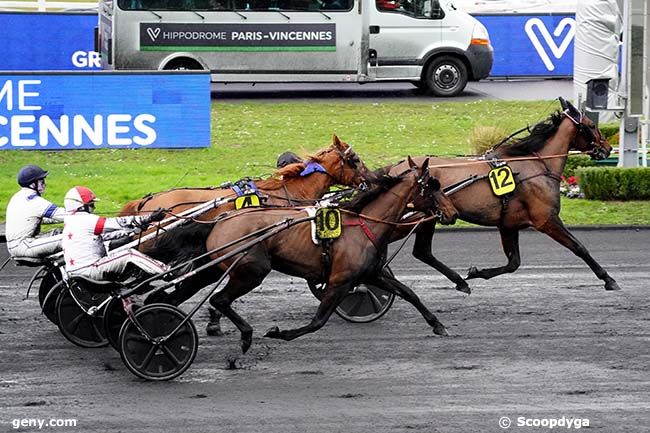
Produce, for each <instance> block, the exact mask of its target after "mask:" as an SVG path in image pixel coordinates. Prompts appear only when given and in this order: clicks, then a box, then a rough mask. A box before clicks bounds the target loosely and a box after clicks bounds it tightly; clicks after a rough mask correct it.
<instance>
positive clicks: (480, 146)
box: [469, 126, 508, 155]
mask: <svg viewBox="0 0 650 433" xmlns="http://www.w3.org/2000/svg"><path fill="white" fill-rule="evenodd" d="M507 136H508V134H507V133H506V132H505V131H504V130H503V129H502V128H497V127H494V126H476V127H475V128H474V129H472V131H471V132H470V135H469V143H470V146H471V148H472V152H473V153H474V155H482V154H484V153H485V152H486V151H487V150H489V149H491V148H492V147H493V146H494V145H496V144H497V143H499V142H500V141H501V140H503V139H504V138H505V137H507Z"/></svg>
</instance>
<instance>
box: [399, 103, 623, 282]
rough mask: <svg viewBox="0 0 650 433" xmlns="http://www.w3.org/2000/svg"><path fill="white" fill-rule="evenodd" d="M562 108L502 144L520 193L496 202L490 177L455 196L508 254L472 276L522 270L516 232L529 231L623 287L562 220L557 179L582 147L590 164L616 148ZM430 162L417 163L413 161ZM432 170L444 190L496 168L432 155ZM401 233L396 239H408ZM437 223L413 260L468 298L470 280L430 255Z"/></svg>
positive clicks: (567, 106)
mask: <svg viewBox="0 0 650 433" xmlns="http://www.w3.org/2000/svg"><path fill="white" fill-rule="evenodd" d="M560 103H561V105H562V109H563V110H564V111H562V112H557V113H554V114H552V115H551V116H550V118H549V119H548V120H547V121H544V122H541V123H539V124H537V125H535V126H534V127H533V128H532V131H531V133H530V135H528V136H526V137H524V138H521V139H517V140H514V141H512V142H511V143H509V144H505V145H501V146H498V147H497V148H496V149H494V155H495V157H496V158H498V159H503V160H506V161H508V164H509V165H510V167H511V168H512V171H513V173H514V180H515V182H516V189H515V190H514V192H512V193H510V194H508V195H507V196H506V197H505V198H503V199H502V198H499V197H497V196H496V195H495V194H494V193H493V192H492V190H491V188H490V184H489V182H488V179H482V180H479V181H476V182H473V183H470V184H469V185H468V186H466V187H463V188H460V189H458V191H456V192H454V193H451V194H450V195H449V197H450V198H451V200H452V202H453V204H454V206H456V208H457V209H458V211H459V214H460V218H461V219H463V220H465V221H468V222H471V223H474V224H479V225H483V226H496V227H497V228H498V229H499V233H500V235H501V243H502V245H503V251H504V252H505V255H506V257H507V258H508V263H507V264H506V265H505V266H499V267H496V268H486V269H477V268H476V267H471V268H470V270H469V273H468V275H467V279H472V278H484V279H489V278H492V277H495V276H497V275H501V274H504V273H507V272H514V271H515V270H517V268H518V267H519V265H520V263H521V260H520V255H519V231H520V230H521V229H524V228H527V227H532V228H534V229H535V230H537V231H539V232H542V233H545V234H547V235H548V236H550V237H551V238H553V239H554V240H555V241H557V242H558V243H560V244H561V245H563V246H565V247H566V248H568V249H569V250H571V251H572V252H573V253H574V254H575V255H577V256H578V257H580V258H581V259H582V260H584V261H585V263H587V265H588V266H589V267H590V268H591V269H592V271H593V272H594V273H595V274H596V276H597V277H598V278H599V279H601V280H603V281H604V282H605V289H606V290H619V286H618V284H617V283H616V281H615V280H614V279H613V278H612V277H610V276H609V274H608V273H607V272H606V271H605V270H604V269H603V268H602V267H601V266H600V265H599V264H598V263H597V262H596V260H594V259H593V257H591V255H590V254H589V252H588V251H587V249H586V248H585V247H584V245H582V243H580V241H578V239H576V238H575V237H574V236H573V235H572V234H571V233H570V232H569V231H568V230H567V228H566V227H565V226H564V224H563V222H562V220H561V219H560V216H559V214H560V176H561V175H562V172H563V170H564V166H565V163H566V160H567V154H568V151H570V150H578V151H581V152H584V153H587V154H589V155H590V156H591V157H592V158H593V159H604V158H606V157H607V156H609V153H610V151H611V146H610V145H609V143H608V142H607V140H605V139H604V138H603V136H602V134H601V132H600V130H599V129H598V128H597V127H596V126H595V125H594V123H593V122H592V121H591V120H590V119H589V118H587V117H586V116H585V115H584V113H581V112H580V111H578V110H577V109H576V108H575V107H574V106H573V105H571V103H570V102H568V101H565V100H564V99H562V98H560ZM425 158H428V157H420V158H414V160H415V161H416V162H418V161H423V160H424V159H425ZM429 161H430V166H429V170H430V171H431V174H432V176H435V177H437V178H438V179H439V180H440V182H441V184H442V185H443V189H445V191H447V192H449V188H450V187H453V186H454V185H459V184H461V183H462V182H464V181H467V180H468V179H469V178H471V177H472V176H477V177H484V176H485V177H487V173H488V172H489V171H490V169H491V166H490V165H489V164H488V162H486V161H476V160H474V159H467V158H454V159H445V158H430V159H429ZM405 167H406V163H400V164H397V165H395V166H394V167H392V168H391V167H389V168H388V169H389V172H391V173H394V172H400V171H401V170H403V169H404V168H405ZM400 230H402V232H403V231H404V229H398V230H396V232H395V236H396V237H399V236H403V235H404V234H403V233H400ZM434 230H435V221H431V222H427V223H425V224H423V225H422V226H421V227H420V228H419V229H418V232H417V234H416V240H415V245H414V248H413V255H414V256H415V257H417V258H418V259H420V260H422V261H423V262H425V263H427V264H429V265H430V266H432V267H434V268H435V269H436V270H438V271H440V272H441V273H443V274H444V275H445V276H446V277H447V278H449V279H450V280H451V281H453V282H454V283H456V288H457V289H458V290H460V291H463V292H466V293H469V292H470V289H469V286H468V285H467V283H466V282H465V280H464V279H463V278H462V277H461V276H460V275H458V274H457V273H456V272H454V271H453V270H451V269H450V268H448V267H447V266H445V265H444V264H443V263H441V262H440V261H438V260H437V259H436V258H435V257H434V256H433V254H432V252H431V244H432V239H433V234H434Z"/></svg>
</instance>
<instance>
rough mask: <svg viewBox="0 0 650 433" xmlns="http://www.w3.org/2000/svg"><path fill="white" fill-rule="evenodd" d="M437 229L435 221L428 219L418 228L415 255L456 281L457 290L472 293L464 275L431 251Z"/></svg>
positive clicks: (414, 246) (414, 248)
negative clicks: (448, 265) (437, 257)
mask: <svg viewBox="0 0 650 433" xmlns="http://www.w3.org/2000/svg"><path fill="white" fill-rule="evenodd" d="M435 230H436V223H435V221H427V222H425V223H424V224H422V226H420V227H419V228H418V229H417V231H416V233H415V244H414V245H413V257H415V258H416V259H418V260H420V261H421V262H424V263H426V264H427V265H429V266H431V267H433V268H434V269H435V270H437V271H438V272H440V273H441V274H443V275H444V276H445V277H447V279H448V280H450V281H452V282H453V283H456V290H458V291H460V292H463V293H467V294H470V293H471V292H472V289H470V287H469V285H468V284H467V282H466V281H465V280H464V279H463V277H461V276H460V275H458V273H456V272H455V271H453V270H452V269H450V268H449V267H447V265H445V264H444V263H442V262H441V261H439V260H438V259H436V258H435V257H434V256H433V254H432V253H431V243H432V241H433V235H434V234H435Z"/></svg>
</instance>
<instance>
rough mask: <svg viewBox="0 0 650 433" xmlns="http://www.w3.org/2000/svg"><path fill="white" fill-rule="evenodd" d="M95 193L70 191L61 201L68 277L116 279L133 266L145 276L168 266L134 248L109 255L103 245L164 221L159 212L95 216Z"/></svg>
mask: <svg viewBox="0 0 650 433" xmlns="http://www.w3.org/2000/svg"><path fill="white" fill-rule="evenodd" d="M97 200H98V199H97V197H96V196H95V194H94V193H93V192H92V191H91V190H90V189H88V188H86V187H83V186H75V187H74V188H72V189H70V190H69V191H68V192H67V193H66V195H65V198H64V200H63V204H64V206H65V210H66V212H67V215H66V217H65V226H64V228H63V255H64V258H65V269H66V271H67V272H68V273H69V274H71V275H81V276H84V277H87V278H90V279H93V280H110V279H113V278H119V276H121V275H122V274H123V273H124V271H125V270H126V267H127V265H128V264H129V263H130V264H133V265H135V266H137V267H138V268H140V269H142V270H143V271H144V272H146V273H148V274H159V273H163V272H166V271H168V270H169V266H167V265H166V264H164V263H162V262H159V261H157V260H154V259H152V258H151V257H149V256H147V255H145V254H142V253H141V252H140V251H137V250H135V249H133V248H131V249H128V250H121V251H115V252H113V253H110V254H108V253H107V251H106V247H105V246H104V242H105V241H108V240H111V239H117V238H121V237H124V236H129V235H131V234H133V233H134V232H136V231H141V230H145V229H146V228H147V226H148V225H149V223H151V222H152V221H160V220H162V219H163V218H164V216H165V215H164V212H163V210H162V209H156V210H155V211H153V212H152V213H151V214H150V215H148V216H144V217H142V216H127V217H118V218H104V217H100V216H98V215H94V214H93V212H94V211H95V202H96V201H97Z"/></svg>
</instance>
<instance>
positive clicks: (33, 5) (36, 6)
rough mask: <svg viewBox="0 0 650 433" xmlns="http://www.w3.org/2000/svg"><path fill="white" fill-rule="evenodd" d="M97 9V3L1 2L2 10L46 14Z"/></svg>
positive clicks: (28, 0)
mask: <svg viewBox="0 0 650 433" xmlns="http://www.w3.org/2000/svg"><path fill="white" fill-rule="evenodd" d="M96 7H97V2H96V1H95V2H57V1H47V0H26V1H0V10H5V11H6V10H16V11H17V10H26V11H39V12H46V11H48V10H50V11H53V10H57V11H61V10H66V9H92V8H96Z"/></svg>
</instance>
